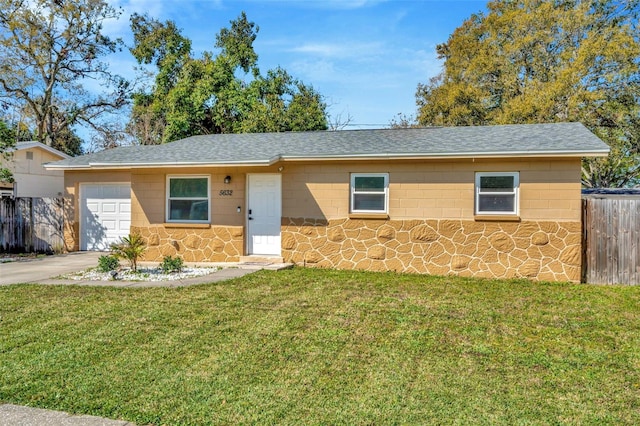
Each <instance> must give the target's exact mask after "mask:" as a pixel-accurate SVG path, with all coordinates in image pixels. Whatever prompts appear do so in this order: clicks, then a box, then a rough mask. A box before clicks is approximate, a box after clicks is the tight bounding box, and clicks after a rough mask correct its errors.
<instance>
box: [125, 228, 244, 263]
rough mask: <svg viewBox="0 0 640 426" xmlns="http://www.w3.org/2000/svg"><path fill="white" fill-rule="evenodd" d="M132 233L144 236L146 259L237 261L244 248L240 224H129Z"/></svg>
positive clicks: (242, 231) (242, 230)
mask: <svg viewBox="0 0 640 426" xmlns="http://www.w3.org/2000/svg"><path fill="white" fill-rule="evenodd" d="M131 233H132V234H133V233H137V234H140V235H141V236H142V237H143V238H144V239H145V242H146V243H147V249H146V251H145V252H144V260H146V261H161V260H162V258H163V257H164V256H168V255H170V256H177V255H179V256H180V257H182V259H183V260H184V261H185V262H238V261H239V260H240V256H242V253H243V247H244V238H243V235H244V229H243V227H242V226H211V227H207V228H172V227H166V226H163V225H160V226H149V227H139V226H132V227H131Z"/></svg>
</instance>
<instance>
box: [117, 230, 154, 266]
mask: <svg viewBox="0 0 640 426" xmlns="http://www.w3.org/2000/svg"><path fill="white" fill-rule="evenodd" d="M145 248H146V244H145V242H144V239H143V238H142V237H141V236H140V235H138V234H129V236H128V237H122V238H120V242H119V243H113V244H111V251H112V252H113V256H116V257H117V258H120V259H126V260H128V261H129V265H130V266H131V270H132V271H133V272H137V271H138V259H139V258H140V257H141V256H142V254H143V253H144V250H145Z"/></svg>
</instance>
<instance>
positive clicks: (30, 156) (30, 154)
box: [27, 151, 33, 160]
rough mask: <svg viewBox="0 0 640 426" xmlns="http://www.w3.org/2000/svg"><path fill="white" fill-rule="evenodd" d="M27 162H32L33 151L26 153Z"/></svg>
mask: <svg viewBox="0 0 640 426" xmlns="http://www.w3.org/2000/svg"><path fill="white" fill-rule="evenodd" d="M27 160H33V151H27Z"/></svg>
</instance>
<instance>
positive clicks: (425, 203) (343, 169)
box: [282, 159, 580, 221]
mask: <svg viewBox="0 0 640 426" xmlns="http://www.w3.org/2000/svg"><path fill="white" fill-rule="evenodd" d="M486 171H490V172H520V209H519V211H520V217H521V218H522V219H523V220H558V221H578V220H580V160H579V159H566V160H550V159H538V160H536V159H531V160H525V161H507V160H503V161H497V160H482V159H480V160H475V161H474V160H471V159H463V160H457V161H411V162H402V163H401V162H394V163H385V162H369V163H366V164H363V163H354V162H350V163H349V162H344V163H337V164H332V165H322V164H317V163H315V164H314V163H308V164H297V165H296V164H287V165H286V167H285V169H284V171H283V195H282V197H283V198H282V207H283V216H284V217H304V218H315V219H339V218H344V217H348V216H349V176H350V174H351V173H389V217H390V218H391V219H396V220H402V219H473V217H474V185H475V173H476V172H486Z"/></svg>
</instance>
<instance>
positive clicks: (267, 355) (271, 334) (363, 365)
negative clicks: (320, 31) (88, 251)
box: [0, 268, 640, 425]
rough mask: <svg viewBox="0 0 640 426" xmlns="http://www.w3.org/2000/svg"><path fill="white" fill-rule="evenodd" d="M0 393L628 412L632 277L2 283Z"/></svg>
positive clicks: (366, 416)
mask: <svg viewBox="0 0 640 426" xmlns="http://www.w3.org/2000/svg"><path fill="white" fill-rule="evenodd" d="M0 402H10V403H15V404H23V405H30V406H36V407H43V408H50V409H56V410H63V411H69V412H73V413H83V414H91V415H97V416H105V417H109V418H113V419H124V420H129V421H132V422H135V423H138V424H140V425H142V424H208V423H215V424H236V423H258V424H274V423H278V424H283V423H285V424H320V423H321V424H390V423H401V424H425V423H439V424H451V423H454V424H549V423H556V424H612V425H613V424H616V425H618V424H639V423H640V287H613V286H612V287H604V286H588V285H571V284H541V283H531V282H528V281H490V280H471V279H462V278H450V277H447V278H442V277H428V276H416V275H399V274H376V273H363V272H339V271H328V270H313V269H302V268H296V269H293V270H288V271H280V272H270V271H262V272H258V273H255V274H252V275H248V276H246V277H244V278H241V279H237V280H233V281H226V282H221V283H217V284H209V285H201V286H194V287H186V288H173V289H167V288H161V289H158V288H153V289H115V288H97V287H96V288H91V287H74V286H32V285H22V286H10V287H0Z"/></svg>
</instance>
